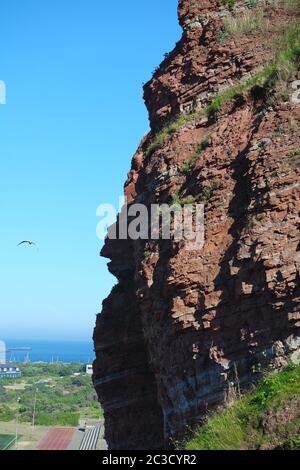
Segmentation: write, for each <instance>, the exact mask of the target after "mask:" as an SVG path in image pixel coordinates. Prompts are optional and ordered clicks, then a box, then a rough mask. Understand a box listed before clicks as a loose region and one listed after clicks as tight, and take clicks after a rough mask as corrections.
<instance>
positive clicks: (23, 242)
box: [17, 240, 36, 246]
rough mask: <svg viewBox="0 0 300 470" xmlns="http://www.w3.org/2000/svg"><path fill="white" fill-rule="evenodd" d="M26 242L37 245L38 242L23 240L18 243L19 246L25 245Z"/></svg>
mask: <svg viewBox="0 0 300 470" xmlns="http://www.w3.org/2000/svg"><path fill="white" fill-rule="evenodd" d="M25 244H27V245H34V246H36V243H34V242H32V241H31V240H23V241H22V242H20V243H18V244H17V246H20V245H25Z"/></svg>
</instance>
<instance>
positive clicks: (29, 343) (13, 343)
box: [5, 339, 95, 364]
mask: <svg viewBox="0 0 300 470" xmlns="http://www.w3.org/2000/svg"><path fill="white" fill-rule="evenodd" d="M5 343H6V348H7V349H10V348H18V347H30V348H32V349H31V351H9V352H7V360H9V361H10V360H11V361H16V362H24V361H28V360H29V361H30V362H65V363H71V362H79V363H81V364H85V363H91V362H92V361H93V360H94V357H95V353H94V350H93V343H92V341H50V340H45V341H42V340H36V339H34V340H29V339H18V340H10V339H5Z"/></svg>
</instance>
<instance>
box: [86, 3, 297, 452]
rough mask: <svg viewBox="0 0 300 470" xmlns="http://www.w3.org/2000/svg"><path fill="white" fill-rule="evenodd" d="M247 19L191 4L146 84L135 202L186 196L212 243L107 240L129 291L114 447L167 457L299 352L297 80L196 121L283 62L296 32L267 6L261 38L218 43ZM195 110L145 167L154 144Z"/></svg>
mask: <svg viewBox="0 0 300 470" xmlns="http://www.w3.org/2000/svg"><path fill="white" fill-rule="evenodd" d="M277 5H278V4H277ZM261 8H262V7H261V3H260V2H258V4H257V7H256V8H254V9H253V8H251V14H252V15H255V14H256V15H258V14H260V13H261ZM245 12H246V14H248V12H249V8H247V7H246V6H245V4H244V3H238V4H237V5H236V7H235V8H234V11H230V10H229V9H228V8H226V7H224V6H223V5H222V4H221V2H219V1H217V0H211V1H209V0H203V1H201V2H200V1H196V0H195V1H193V0H190V1H188V0H180V1H179V19H180V23H181V25H182V27H183V29H184V32H183V36H182V39H181V40H180V41H179V43H178V44H177V46H176V48H175V49H174V51H172V53H171V54H170V55H169V56H168V57H167V58H166V59H165V60H164V62H163V63H162V64H161V66H160V68H159V69H158V71H157V72H156V73H155V75H154V77H153V79H152V80H151V81H150V82H149V83H148V84H146V85H145V101H146V104H147V107H148V109H149V115H150V123H151V129H152V130H151V132H150V133H149V135H148V136H146V137H145V138H144V139H143V141H142V143H141V146H140V147H139V149H138V150H137V153H136V155H135V156H134V158H133V161H132V168H131V171H130V173H129V175H128V179H127V181H126V184H125V194H126V196H127V198H128V201H129V203H132V202H137V201H138V202H142V203H144V204H146V205H147V206H148V205H150V204H151V203H163V202H170V200H171V199H172V195H174V194H175V192H176V191H177V192H178V190H179V189H180V191H181V193H182V195H183V196H189V197H193V198H195V200H197V198H198V199H199V197H200V199H202V200H203V199H205V227H206V234H205V244H204V247H203V248H202V249H201V250H197V251H192V252H191V251H189V252H187V251H186V250H185V242H180V243H175V242H173V241H167V240H165V241H143V240H137V241H113V240H107V241H106V244H105V246H104V248H103V250H102V255H103V256H105V257H107V258H109V259H110V260H111V262H110V264H109V269H110V271H111V272H112V273H113V274H114V275H115V276H116V277H117V278H118V280H119V285H118V286H117V287H116V288H114V289H113V291H112V293H111V295H110V296H109V298H108V299H107V300H105V301H104V304H103V311H102V313H101V314H99V315H98V318H97V324H96V328H95V334H94V341H95V350H96V355H97V359H96V361H95V366H94V381H95V387H96V390H97V392H98V395H99V399H100V402H101V404H102V406H103V409H104V412H105V419H106V439H107V441H108V445H109V448H110V449H159V448H160V449H162V448H164V447H167V446H168V445H169V443H170V439H171V440H172V439H177V438H181V437H182V436H183V435H184V434H185V433H186V431H187V429H188V428H190V427H191V426H193V425H194V424H198V423H199V422H201V420H203V419H204V418H205V416H206V415H207V413H208V412H209V411H211V410H213V409H214V408H215V407H217V406H221V405H224V404H226V402H227V398H228V391H229V389H230V387H231V386H234V385H236V384H237V382H239V385H240V386H241V387H243V388H244V387H245V388H246V387H247V386H249V385H250V384H251V383H253V382H254V381H255V380H256V379H257V377H258V376H259V371H261V370H263V369H264V367H268V366H273V367H278V368H279V367H281V366H283V365H285V364H286V363H287V360H288V358H289V357H292V358H294V359H295V358H296V357H297V355H298V354H299V352H300V310H299V305H300V286H299V272H300V251H299V249H300V245H299V210H300V191H299V190H300V178H299V163H300V156H299V152H297V150H299V146H300V144H299V142H300V105H299V103H297V102H294V101H293V100H291V96H292V94H293V90H294V89H293V86H294V85H293V84H294V82H295V80H300V74H299V72H295V73H294V74H293V75H292V76H291V77H290V78H289V80H288V82H287V83H285V84H284V92H282V90H281V89H280V87H278V89H276V88H275V89H272V90H269V89H266V87H265V86H262V85H261V86H260V85H256V86H255V87H252V88H251V87H250V88H249V89H248V90H245V91H244V92H243V93H241V94H240V95H239V96H237V97H235V98H234V99H231V100H228V101H226V102H224V104H223V105H222V106H221V108H220V109H219V110H218V111H217V112H215V113H212V114H210V115H209V116H204V115H202V114H201V113H200V114H198V113H199V111H201V110H203V109H204V107H205V106H206V105H207V103H209V102H210V100H211V98H212V96H215V95H216V94H220V93H222V92H223V91H224V90H227V89H228V88H230V87H231V86H233V85H235V84H237V83H240V82H241V81H245V80H247V79H248V78H249V77H253V76H254V75H255V74H256V73H257V72H258V71H259V70H261V69H262V68H263V67H264V66H265V65H266V64H267V63H269V62H271V61H273V60H274V57H275V55H276V50H277V49H278V48H276V40H278V38H279V37H280V34H282V33H283V32H284V30H285V29H286V28H288V27H289V25H290V24H291V23H292V22H293V21H295V15H293V14H291V12H290V11H287V10H286V9H285V8H282V7H280V6H276V7H275V6H274V4H273V2H269V4H268V3H267V6H266V7H264V10H263V19H262V21H263V22H264V23H263V24H264V25H265V26H264V27H263V28H259V29H258V30H257V31H253V32H251V33H247V34H244V35H240V36H236V35H232V36H230V37H228V38H226V40H225V41H223V40H222V41H221V40H220V38H221V37H222V39H223V38H224V35H223V36H221V35H222V33H223V21H224V17H226V16H228V15H233V16H234V15H242V14H245ZM276 38H277V39H276ZM191 112H193V113H196V114H195V117H194V119H192V120H189V121H188V122H186V123H185V124H183V125H182V126H181V127H180V128H178V129H177V130H176V131H175V132H172V133H171V134H170V135H169V136H167V137H166V138H165V139H164V141H163V142H162V143H161V144H160V145H159V146H158V147H157V148H156V149H155V150H154V152H153V154H152V155H151V158H149V157H147V156H146V154H147V152H146V151H145V149H147V147H148V146H149V145H150V143H151V142H152V140H153V138H154V137H155V135H156V133H157V132H158V131H159V130H160V129H161V128H163V127H164V125H165V124H166V123H167V122H169V121H170V120H174V119H175V117H176V116H177V115H178V114H189V113H191ZM203 141H205V142H206V145H205V148H204V149H203V151H202V152H201V154H200V155H199V157H198V158H197V160H195V159H194V160H193V165H191V168H190V169H189V171H188V172H187V171H183V170H182V168H183V165H184V164H186V163H187V162H189V161H191V159H193V156H194V155H195V152H196V151H197V149H198V148H199V145H200V144H201V142H203ZM202 196H203V197H202Z"/></svg>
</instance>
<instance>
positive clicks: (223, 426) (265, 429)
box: [184, 365, 300, 450]
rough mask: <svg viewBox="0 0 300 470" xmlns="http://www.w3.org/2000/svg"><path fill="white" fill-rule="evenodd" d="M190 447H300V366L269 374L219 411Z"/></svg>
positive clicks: (225, 448)
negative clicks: (242, 395) (250, 389)
mask: <svg viewBox="0 0 300 470" xmlns="http://www.w3.org/2000/svg"><path fill="white" fill-rule="evenodd" d="M184 448H185V449H186V450H243V449H246V450H256V449H279V450H286V449H289V450H300V365H290V366H289V367H287V368H286V369H285V370H283V371H281V372H273V373H271V374H268V375H267V376H266V377H265V378H264V379H263V380H262V381H261V383H260V384H259V385H258V386H257V388H256V389H254V390H253V391H252V392H250V393H248V394H247V395H245V396H244V397H242V398H241V399H237V398H236V400H235V401H234V403H233V405H231V406H230V407H229V408H227V409H225V410H224V411H221V412H219V413H216V414H215V415H214V416H212V417H211V418H210V419H209V420H208V421H207V423H206V424H205V425H204V426H202V427H201V428H199V429H198V431H197V432H196V433H195V435H194V437H193V438H192V439H191V440H189V441H188V442H186V443H185V445H184Z"/></svg>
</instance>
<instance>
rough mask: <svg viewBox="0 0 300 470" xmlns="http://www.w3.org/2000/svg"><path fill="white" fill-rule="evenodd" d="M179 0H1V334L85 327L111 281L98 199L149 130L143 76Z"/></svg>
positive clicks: (119, 183)
mask: <svg viewBox="0 0 300 470" xmlns="http://www.w3.org/2000/svg"><path fill="white" fill-rule="evenodd" d="M177 3H178V2H177V0H163V1H162V0H128V1H124V0H114V1H113V2H112V1H109V2H104V1H101V0H43V1H41V0H26V1H24V0H2V1H1V27H0V80H4V81H5V82H6V86H7V104H6V105H1V106H0V159H1V160H0V161H1V171H0V188H1V198H0V209H1V226H0V227H1V245H0V313H1V327H0V338H1V337H2V338H9V337H10V338H50V339H53V338H58V339H80V338H81V339H87V338H89V337H90V336H91V334H92V329H93V325H94V322H95V314H96V313H97V312H99V311H100V309H101V303H102V300H103V298H104V297H106V296H107V294H108V293H109V290H110V288H111V287H112V285H113V284H115V279H114V278H113V277H112V276H110V275H109V274H108V272H107V269H106V263H107V261H106V260H105V259H102V260H101V259H100V258H99V251H100V249H101V246H102V242H100V241H99V240H98V239H97V237H96V224H97V222H98V219H97V218H96V208H97V206H98V205H99V204H100V203H103V202H106V203H113V204H117V202H118V197H119V195H121V194H122V193H123V183H124V181H125V179H126V174H127V171H128V170H129V167H130V160H131V157H132V155H133V153H134V151H135V149H136V147H137V145H138V143H139V141H140V139H141V137H142V136H143V134H144V133H145V132H146V131H147V130H148V116H147V112H146V109H145V106H144V103H143V100H142V82H146V81H147V80H148V79H150V77H151V73H152V71H153V69H154V68H155V67H156V66H157V65H158V64H159V63H160V62H161V60H162V58H163V54H164V53H165V52H167V51H170V50H171V49H172V48H173V47H174V44H175V42H176V41H177V40H178V39H179V38H180V34H181V31H180V28H179V26H178V23H177ZM23 239H32V240H35V241H36V242H37V243H38V245H39V251H37V250H36V249H35V248H30V247H19V248H17V247H16V244H17V243H18V242H19V241H20V240H23Z"/></svg>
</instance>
